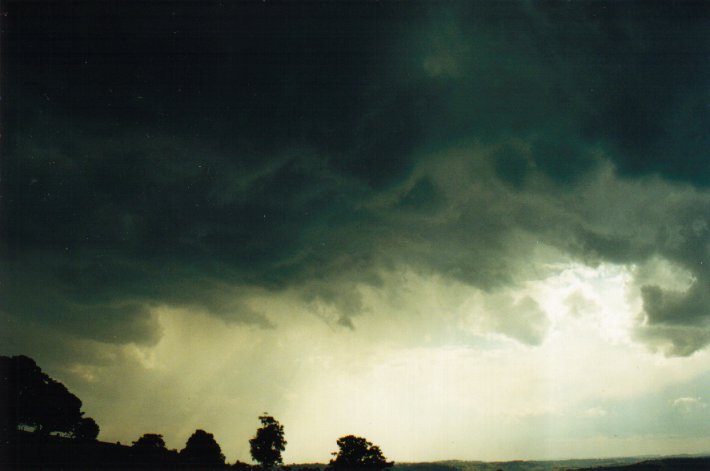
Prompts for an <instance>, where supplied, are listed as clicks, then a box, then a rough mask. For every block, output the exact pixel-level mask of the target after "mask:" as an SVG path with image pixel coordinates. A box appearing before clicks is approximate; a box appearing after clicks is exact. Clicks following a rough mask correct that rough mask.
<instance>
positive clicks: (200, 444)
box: [180, 430, 224, 467]
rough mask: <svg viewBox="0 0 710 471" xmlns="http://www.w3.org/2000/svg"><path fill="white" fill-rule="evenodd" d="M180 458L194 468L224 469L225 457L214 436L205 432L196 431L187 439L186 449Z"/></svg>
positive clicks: (182, 451)
mask: <svg viewBox="0 0 710 471" xmlns="http://www.w3.org/2000/svg"><path fill="white" fill-rule="evenodd" d="M180 458H182V460H183V461H185V462H186V463H188V464H190V465H192V466H198V467H222V466H224V455H223V454H222V449H221V448H220V447H219V444H217V442H216V441H215V439H214V435H212V434H211V433H207V432H205V431H204V430H195V433H193V434H192V435H191V436H190V438H188V439H187V443H186V444H185V448H183V449H182V450H181V451H180Z"/></svg>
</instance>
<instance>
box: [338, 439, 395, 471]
mask: <svg viewBox="0 0 710 471" xmlns="http://www.w3.org/2000/svg"><path fill="white" fill-rule="evenodd" d="M337 443H338V447H339V448H340V451H338V452H335V453H333V455H335V459H334V460H330V468H331V469H367V470H381V469H387V468H390V467H392V466H394V462H393V461H387V460H386V459H385V457H384V456H383V455H382V451H380V447H378V446H376V445H373V444H372V443H370V442H368V441H367V440H365V439H364V438H361V437H356V436H354V435H348V436H346V437H342V438H339V439H338V441H337Z"/></svg>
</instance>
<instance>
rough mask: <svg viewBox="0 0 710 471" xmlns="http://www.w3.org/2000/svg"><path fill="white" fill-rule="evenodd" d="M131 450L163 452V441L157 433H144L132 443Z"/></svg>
mask: <svg viewBox="0 0 710 471" xmlns="http://www.w3.org/2000/svg"><path fill="white" fill-rule="evenodd" d="M133 448H138V449H141V450H165V440H163V436H162V435H160V434H157V433H144V434H143V435H142V436H141V437H140V438H139V439H138V440H136V441H135V442H133Z"/></svg>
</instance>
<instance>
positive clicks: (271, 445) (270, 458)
mask: <svg viewBox="0 0 710 471" xmlns="http://www.w3.org/2000/svg"><path fill="white" fill-rule="evenodd" d="M259 420H260V421H261V425H262V426H261V427H260V428H259V429H258V430H257V431H256V436H255V437H254V438H252V439H251V440H249V445H251V456H252V458H253V459H254V461H256V462H257V463H260V464H261V467H262V468H263V469H269V468H271V467H272V466H274V465H275V464H282V463H283V460H282V458H281V452H282V451H284V450H285V449H286V440H284V428H283V425H281V424H280V423H279V421H278V420H276V419H274V418H273V417H271V416H270V415H266V414H264V415H262V416H260V417H259Z"/></svg>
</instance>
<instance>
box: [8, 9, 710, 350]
mask: <svg viewBox="0 0 710 471" xmlns="http://www.w3.org/2000/svg"><path fill="white" fill-rule="evenodd" d="M383 3H384V4H382V3H365V2H363V3H339V2H338V3H336V2H333V3H322V4H321V3H308V4H306V5H298V4H291V3H278V2H276V3H275V4H273V3H271V2H269V3H267V4H264V3H263V2H254V3H244V2H240V3H234V4H227V5H222V4H219V3H213V2H207V3H200V4H199V5H197V4H192V3H186V2H175V3H164V2H156V3H140V4H138V3H130V2H129V3H123V2H122V3H97V4H81V5H78V4H77V5H71V6H70V7H67V6H66V5H61V4H59V3H46V4H45V3H14V2H10V3H9V4H8V5H7V7H8V8H7V9H8V16H7V17H5V19H4V20H3V21H4V28H5V31H6V32H5V33H4V37H3V40H4V41H3V42H4V44H5V45H4V47H3V51H2V53H3V62H4V67H3V102H2V103H3V105H2V106H3V110H2V111H3V141H2V150H3V155H4V159H3V160H4V164H3V194H4V197H3V216H2V217H3V220H2V223H3V224H2V225H3V228H4V229H3V230H4V239H5V240H4V252H5V254H6V255H5V256H4V258H5V260H6V263H5V264H4V270H3V279H4V281H3V291H4V292H5V294H4V295H3V301H2V308H3V310H4V311H5V312H8V313H9V314H11V315H13V316H21V317H25V318H27V319H32V320H34V321H37V322H44V323H48V324H50V325H53V326H57V328H60V329H64V330H66V331H69V332H72V333H75V334H77V335H81V336H88V337H93V338H97V339H100V340H102V341H109V342H119V343H121V342H130V341H135V342H143V343H150V342H154V341H155V340H156V339H157V338H158V337H159V335H160V333H159V329H158V326H157V325H155V324H153V323H152V322H151V321H150V320H149V319H150V317H149V316H148V315H147V314H146V309H148V308H149V307H150V306H155V305H161V304H169V305H174V306H188V307H193V308H196V309H203V310H206V311H209V312H211V313H213V314H215V315H218V316H220V317H222V318H225V319H228V320H231V321H236V322H246V323H252V324H256V325H260V326H265V327H267V326H271V325H272V324H271V322H270V321H269V319H268V315H267V314H264V313H256V312H253V311H251V310H250V309H249V308H248V307H247V306H245V305H244V304H242V303H240V302H239V301H235V299H238V298H239V295H240V293H239V292H238V290H237V289H236V288H234V286H258V287H265V288H268V289H280V288H285V287H289V286H296V285H303V286H307V287H308V288H307V289H304V295H303V297H304V299H305V300H306V301H309V302H310V301H313V300H318V301H320V302H323V303H326V304H329V305H332V306H333V307H334V308H335V309H337V310H338V312H339V313H340V314H342V317H339V319H338V321H337V322H339V323H341V324H343V325H346V326H352V325H353V324H352V321H351V319H350V318H351V317H352V316H354V315H356V314H357V313H358V311H359V310H361V301H360V299H359V297H358V295H357V292H356V290H355V289H354V286H355V285H356V284H357V283H369V284H373V285H377V284H378V283H380V280H379V278H378V276H377V273H378V270H380V269H381V268H382V267H387V268H393V267H395V268H396V267H397V266H399V265H402V264H406V265H409V266H413V267H416V268H418V269H421V270H423V271H426V272H432V273H436V274H442V275H445V276H448V277H452V278H456V279H458V280H462V281H465V282H466V283H469V284H472V285H474V286H478V287H481V288H484V289H494V288H495V287H500V286H504V285H506V284H509V283H511V282H512V281H511V280H512V278H513V275H512V273H513V272H514V271H515V269H516V268H515V267H517V266H518V265H519V263H520V261H519V260H520V259H521V258H524V257H525V256H526V254H529V249H526V248H524V247H522V246H520V244H517V245H516V243H515V242H514V241H513V240H514V236H512V235H511V234H513V233H515V231H516V230H523V231H527V232H529V233H532V234H535V235H538V236H539V237H540V238H541V239H543V240H545V241H547V242H548V243H552V244H554V245H556V246H558V247H561V248H563V249H564V250H566V251H569V252H571V253H573V254H575V255H579V256H580V257H582V258H584V259H589V260H591V259H595V258H596V259H602V260H608V261H612V262H617V263H634V262H639V261H643V260H645V259H647V258H648V257H650V256H651V255H653V254H660V255H662V256H665V257H667V258H669V259H670V260H672V261H674V262H675V263H678V264H680V265H681V266H683V267H686V268H687V269H688V270H690V271H691V272H692V273H693V274H695V276H696V277H697V278H698V281H697V283H698V285H697V286H698V287H696V288H693V289H692V290H691V292H689V293H688V294H687V296H686V297H685V298H682V299H681V298H678V297H677V296H676V295H669V294H664V293H663V292H662V291H659V290H660V288H653V287H648V288H646V289H645V290H644V302H645V305H646V312H647V314H648V322H649V324H651V325H663V326H670V327H674V326H676V325H686V324H687V322H686V319H687V318H688V316H690V314H687V313H689V312H693V313H694V314H692V316H694V317H692V316H691V317H692V318H693V319H695V321H694V322H695V325H700V324H701V323H702V322H704V320H705V319H707V316H708V309H707V308H708V304H710V303H708V300H707V299H706V298H703V297H702V296H701V295H700V294H693V293H694V292H695V291H697V292H698V293H700V292H702V287H703V286H705V285H706V283H707V281H708V279H710V277H708V276H707V273H706V271H704V269H703V268H700V267H699V266H697V265H695V264H694V262H693V260H694V259H696V258H697V257H698V256H700V257H701V258H703V257H704V258H705V259H706V258H707V254H704V253H703V250H705V249H703V247H704V245H703V244H704V243H706V242H707V235H702V236H698V237H699V238H698V239H697V240H696V239H693V240H694V241H695V242H692V241H690V240H689V239H688V242H687V243H684V244H681V246H678V247H676V248H668V247H666V246H664V245H663V244H662V243H661V241H660V239H658V237H656V236H653V237H650V238H649V237H642V238H640V239H639V238H638V237H634V235H633V234H629V233H628V231H626V230H620V229H619V226H614V227H609V226H606V225H604V224H601V223H595V222H591V221H589V220H588V218H587V216H586V215H585V213H584V208H583V207H580V208H575V207H574V205H572V206H570V207H567V208H564V210H559V211H555V210H553V209H549V206H551V205H547V206H545V208H548V209H546V210H544V211H541V212H539V213H538V212H537V211H538V210H539V209H540V208H535V207H534V204H521V203H520V200H521V199H522V200H524V199H525V195H527V194H528V192H531V191H533V190H531V188H530V184H531V182H532V181H533V180H535V179H539V178H545V179H546V181H547V182H549V184H550V185H551V186H552V187H554V189H553V190H551V192H549V193H545V195H544V198H555V197H558V196H559V195H564V197H568V198H569V199H570V200H572V201H574V195H575V194H576V192H578V191H580V188H583V187H584V182H585V178H590V175H592V174H593V172H594V171H595V170H597V169H599V168H600V165H601V162H602V160H603V159H601V158H600V157H599V156H598V154H599V153H600V152H604V153H605V156H606V158H610V159H611V160H612V161H613V163H614V164H615V166H616V168H617V169H618V171H619V173H620V175H622V176H623V177H624V178H628V179H631V178H636V177H643V176H645V175H648V174H658V175H660V176H661V177H662V178H666V179H670V180H673V181H680V182H684V183H688V184H691V185H694V186H696V187H697V188H701V189H704V188H706V187H707V186H708V183H710V166H709V165H708V162H710V159H707V155H706V154H707V149H708V148H710V145H708V144H710V143H708V141H707V139H708V137H707V136H708V135H709V134H710V133H707V132H704V130H705V129H706V128H708V124H710V108H708V106H707V103H708V100H709V99H710V96H709V91H708V88H709V87H708V86H707V84H708V83H710V80H708V79H710V64H708V63H707V60H706V58H707V52H708V51H707V47H708V46H707V45H708V44H710V38H708V34H709V33H708V31H707V28H704V27H703V26H704V25H705V23H706V20H707V16H708V12H707V10H706V9H704V8H703V7H702V5H701V4H698V3H674V4H672V6H666V5H665V4H664V3H651V4H647V3H644V4H641V3H621V4H619V3H603V2H589V3H587V2H577V3H556V2H551V3H543V4H528V3H524V2H520V3H518V2H501V3H495V4H494V3H492V2H480V3H479V2H477V3H474V4H468V3H467V2H462V3H453V2H452V3H445V4H438V3H423V4H421V3H409V4H402V3H394V2H393V3H388V2H383ZM471 142H475V143H478V144H480V145H483V146H489V145H490V146H494V147H495V148H496V149H497V150H496V151H495V152H493V154H492V155H491V156H490V159H491V165H492V169H493V170H492V172H491V173H490V174H489V175H488V174H486V175H487V176H486V177H485V178H488V181H489V182H490V187H485V186H486V185H488V183H482V181H483V180H482V178H483V177H481V175H482V174H481V173H480V172H484V173H485V172H486V171H487V170H485V169H484V170H481V169H480V168H479V167H476V166H475V165H471V166H464V167H463V168H462V171H463V172H464V173H463V174H458V175H454V173H455V171H456V170H455V169H454V170H451V171H449V170H448V169H446V168H443V169H441V171H440V172H439V174H438V175H437V174H436V172H435V171H432V170H431V168H432V166H434V165H435V164H434V163H432V160H436V159H435V158H433V157H431V156H432V155H449V154H448V152H449V150H450V149H451V148H454V147H456V146H458V145H463V144H461V143H471ZM456 159H459V160H460V158H458V157H457V158H456ZM456 159H453V160H452V159H449V158H448V157H446V158H442V161H441V166H446V165H449V164H451V163H452V162H454V161H456ZM462 159H463V160H467V159H469V160H471V161H475V160H476V159H477V157H475V156H473V155H471V156H468V157H467V156H464V157H462ZM485 168H487V167H485ZM466 172H468V173H466ZM475 172H479V174H475ZM449 176H456V177H457V178H459V179H460V182H459V186H452V185H451V184H450V181H447V180H446V179H447V178H449ZM449 180H451V179H449ZM499 180H500V181H502V182H503V185H504V188H505V189H504V190H503V189H501V188H499V187H498V186H497V185H498V183H497V182H498V181H499ZM474 183H475V184H476V185H479V186H481V185H483V186H484V187H485V188H479V187H475V188H474ZM508 192H512V194H514V195H517V196H510V195H509V193H508ZM556 192H557V193H556ZM533 193H534V191H533ZM533 193H530V194H531V195H532V194H533ZM462 195H465V197H464V196H462ZM538 196H539V195H538ZM531 207H532V209H533V212H532V213H527V214H526V210H528V209H530V208H531ZM575 209H578V211H577V212H575ZM695 211H697V208H696V209H695ZM561 213H565V215H564V216H560V214H561ZM664 216H665V215H664ZM662 222H663V221H660V220H658V221H656V222H655V223H656V224H657V225H659V226H660V225H661V224H662ZM657 229H658V230H659V231H660V228H658V227H655V228H653V229H650V230H651V231H652V232H653V231H656V230H657ZM555 231H556V233H555ZM654 234H655V232H654ZM705 266H707V264H706V265H705ZM678 296H680V295H678ZM533 308H534V309H533ZM533 308H530V309H527V310H526V311H525V313H523V314H520V315H513V314H511V315H513V317H515V318H516V319H518V318H519V321H520V323H530V324H531V325H532V324H534V325H533V328H532V330H525V331H521V330H520V329H519V326H518V325H517V324H516V323H515V322H514V321H513V320H511V319H508V318H506V317H502V318H501V322H500V324H501V325H502V326H503V327H502V329H503V330H504V331H507V332H509V333H511V335H513V336H515V337H517V338H520V339H523V341H525V342H527V343H531V344H538V343H540V342H541V340H542V338H543V337H544V333H543V331H544V321H543V320H542V319H541V315H540V312H539V309H538V308H537V306H533ZM530 313H532V314H530ZM526 316H527V317H526ZM528 318H530V319H532V320H531V321H530V322H528V321H526V319H528ZM533 318H534V319H533ZM530 319H528V320H530ZM533 321H534V322H533ZM669 335H670V334H669ZM705 343H706V341H705V340H703V341H700V342H697V347H698V348H699V347H700V346H702V345H704V344H705Z"/></svg>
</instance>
